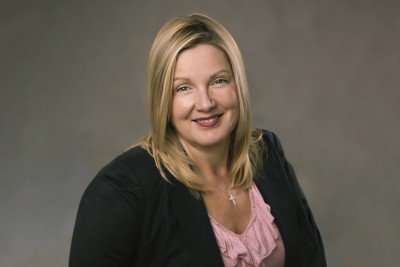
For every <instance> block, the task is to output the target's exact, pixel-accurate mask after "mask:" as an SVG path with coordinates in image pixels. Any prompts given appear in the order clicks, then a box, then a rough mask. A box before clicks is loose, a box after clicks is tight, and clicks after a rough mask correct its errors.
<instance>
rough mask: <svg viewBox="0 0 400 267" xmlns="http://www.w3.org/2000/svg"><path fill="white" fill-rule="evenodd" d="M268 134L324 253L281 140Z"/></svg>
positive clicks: (319, 235) (309, 210)
mask: <svg viewBox="0 0 400 267" xmlns="http://www.w3.org/2000/svg"><path fill="white" fill-rule="evenodd" d="M270 134H271V136H272V141H273V144H274V147H275V149H276V151H277V154H278V159H279V161H280V162H281V164H282V166H283V168H284V170H285V172H286V175H287V177H288V179H289V184H290V187H291V190H292V192H293V194H294V195H295V197H296V199H300V201H301V204H302V207H303V209H304V213H305V216H306V218H307V221H308V223H309V225H310V227H311V230H312V234H313V235H314V236H313V237H314V240H316V242H317V244H318V246H319V247H320V249H321V251H322V253H324V246H323V243H322V238H321V234H320V232H319V230H318V227H317V224H316V223H315V220H314V216H313V214H312V212H311V209H310V206H309V205H308V202H307V199H306V197H305V195H304V192H303V190H302V189H301V186H300V184H299V181H298V179H297V177H296V173H295V171H294V168H293V166H292V164H290V162H289V161H288V160H287V158H286V156H285V153H284V151H283V148H282V145H281V142H280V141H279V139H278V137H277V136H276V135H275V134H274V133H273V132H270Z"/></svg>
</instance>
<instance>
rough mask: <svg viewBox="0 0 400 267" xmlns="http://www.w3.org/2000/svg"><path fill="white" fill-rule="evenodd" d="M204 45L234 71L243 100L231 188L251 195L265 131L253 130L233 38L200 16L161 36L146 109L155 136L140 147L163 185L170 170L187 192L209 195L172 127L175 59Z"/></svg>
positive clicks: (174, 23)
mask: <svg viewBox="0 0 400 267" xmlns="http://www.w3.org/2000/svg"><path fill="white" fill-rule="evenodd" d="M201 43H208V44H212V45H215V46H216V47H218V48H220V49H222V50H223V51H224V52H225V53H226V55H227V57H228V60H229V63H230V64H231V67H232V71H233V76H234V79H235V82H236V87H237V93H238V99H239V119H238V122H237V125H236V127H235V128H234V130H233V131H232V135H231V138H230V146H229V152H228V168H229V169H228V171H229V174H230V177H231V178H232V180H231V186H232V187H236V188H243V189H247V188H249V187H250V185H251V182H252V180H253V176H254V173H255V171H256V170H257V167H258V165H259V163H261V160H262V151H263V150H264V148H265V144H264V142H263V139H262V131H261V130H260V129H253V127H252V111H251V105H250V96H249V89H248V85H247V78H246V73H245V67H244V64H243V59H242V55H241V53H240V50H239V48H238V46H237V44H236V42H235V40H234V39H233V37H232V36H231V35H230V34H229V32H228V31H227V30H226V29H225V28H224V27H223V26H222V25H221V24H220V23H218V22H217V21H215V20H214V19H212V18H210V17H208V16H205V15H202V14H198V13H194V14H191V15H188V16H179V17H176V18H173V19H171V20H169V21H168V22H166V23H165V24H164V25H163V26H162V27H161V29H160V31H159V32H158V34H157V36H156V38H155V40H154V43H153V45H152V47H151V51H150V55H149V58H148V66H147V93H148V94H147V107H148V112H149V115H150V121H151V126H152V132H151V133H149V134H147V135H146V136H144V137H143V139H142V140H141V141H140V143H139V144H140V146H141V147H143V148H144V149H146V150H147V151H148V152H149V153H150V154H151V155H152V156H153V158H154V160H155V163H156V165H157V168H158V169H159V171H160V173H161V175H162V177H163V178H164V179H165V180H167V181H169V180H168V178H167V175H166V173H165V169H167V170H168V171H169V172H170V173H171V174H172V175H173V176H174V177H175V178H176V179H177V180H179V181H180V182H182V183H183V184H184V185H185V186H186V187H188V188H190V189H192V190H195V191H196V192H207V191H208V190H209V187H208V186H207V185H206V184H205V183H204V181H205V179H204V178H203V177H201V176H200V174H199V173H198V172H196V168H194V167H195V164H194V162H193V161H192V160H191V159H190V158H189V157H188V156H187V154H186V152H185V150H184V149H183V147H182V145H181V143H180V141H179V139H178V136H177V134H176V131H175V130H174V129H173V127H172V126H171V125H170V123H169V118H170V114H171V102H172V97H173V90H172V88H173V78H174V71H175V66H176V59H177V57H178V55H179V53H180V52H181V51H183V50H184V49H188V48H191V47H194V46H196V45H198V44H201ZM164 168H165V169H164ZM169 182H170V181H169Z"/></svg>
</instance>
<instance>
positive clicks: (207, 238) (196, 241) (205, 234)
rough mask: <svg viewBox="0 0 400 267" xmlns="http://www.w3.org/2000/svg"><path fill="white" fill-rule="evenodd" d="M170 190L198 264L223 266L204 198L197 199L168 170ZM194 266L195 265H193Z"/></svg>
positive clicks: (181, 224)
mask: <svg viewBox="0 0 400 267" xmlns="http://www.w3.org/2000/svg"><path fill="white" fill-rule="evenodd" d="M167 176H168V179H169V180H170V181H171V182H172V184H169V183H168V186H167V188H168V192H169V195H170V198H171V201H172V205H173V207H174V209H175V213H176V215H177V218H178V221H179V224H180V226H181V228H182V229H183V232H184V236H185V238H186V242H187V244H189V245H190V248H191V250H192V255H193V257H195V260H196V262H195V263H197V265H196V266H213V267H214V266H215V267H218V266H221V267H223V266H224V264H223V261H222V257H221V254H220V250H219V247H218V244H217V241H216V239H215V235H214V232H213V229H212V226H211V223H210V220H209V218H208V213H207V209H206V206H205V204H204V201H203V199H202V198H200V199H198V200H197V199H195V197H194V196H193V195H192V194H191V193H190V192H189V190H188V189H187V188H186V187H185V186H184V185H183V184H182V183H181V182H179V181H178V180H176V179H175V177H174V176H173V175H172V174H171V173H170V172H169V171H167ZM193 266H194V265H193Z"/></svg>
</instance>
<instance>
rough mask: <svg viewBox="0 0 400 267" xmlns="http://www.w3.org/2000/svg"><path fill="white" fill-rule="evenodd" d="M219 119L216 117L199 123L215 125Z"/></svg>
mask: <svg viewBox="0 0 400 267" xmlns="http://www.w3.org/2000/svg"><path fill="white" fill-rule="evenodd" d="M217 118H218V117H214V118H211V119H208V120H197V122H199V123H213V122H215V121H216V120H217Z"/></svg>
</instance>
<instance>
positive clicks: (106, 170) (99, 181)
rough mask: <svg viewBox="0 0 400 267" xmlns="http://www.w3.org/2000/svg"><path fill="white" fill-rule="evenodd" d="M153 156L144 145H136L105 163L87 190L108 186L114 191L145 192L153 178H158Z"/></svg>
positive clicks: (124, 192) (123, 192)
mask: <svg viewBox="0 0 400 267" xmlns="http://www.w3.org/2000/svg"><path fill="white" fill-rule="evenodd" d="M158 174H159V172H158V169H157V168H156V165H155V162H154V160H153V158H152V156H151V155H150V154H149V153H148V152H147V151H146V150H145V149H143V148H142V147H140V146H134V147H132V148H129V149H128V150H126V151H124V152H122V153H120V154H119V155H117V156H116V157H115V158H113V159H111V160H110V161H109V162H108V163H107V164H105V165H104V166H103V167H102V168H101V169H100V170H99V171H98V172H97V174H96V175H95V177H94V178H93V179H92V181H91V182H90V184H89V185H88V188H87V189H86V191H96V190H97V189H98V188H99V187H100V188H107V189H108V190H111V191H114V193H117V194H119V193H122V194H126V193H130V192H136V193H138V192H143V186H146V184H148V183H149V182H150V181H151V180H156V179H155V178H158Z"/></svg>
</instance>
